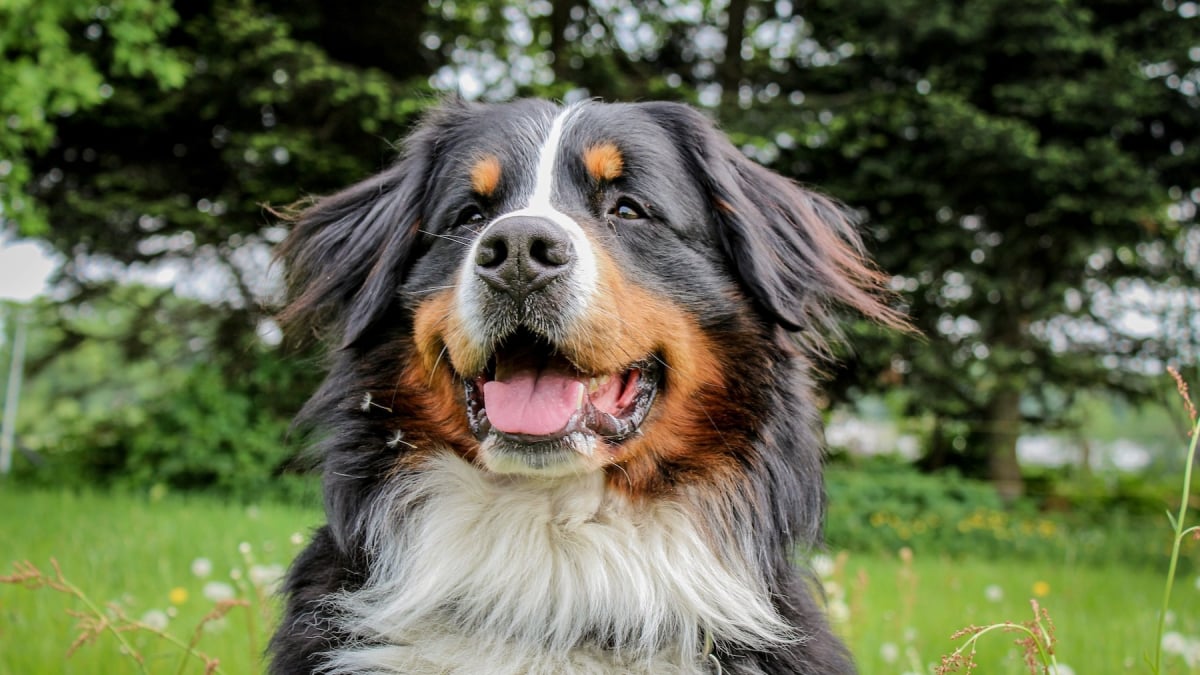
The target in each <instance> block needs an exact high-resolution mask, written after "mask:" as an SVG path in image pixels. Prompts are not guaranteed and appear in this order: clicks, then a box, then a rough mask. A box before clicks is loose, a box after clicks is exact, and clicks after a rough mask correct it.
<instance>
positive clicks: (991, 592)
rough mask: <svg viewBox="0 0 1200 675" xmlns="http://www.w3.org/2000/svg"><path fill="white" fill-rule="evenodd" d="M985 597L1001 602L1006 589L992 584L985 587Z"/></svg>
mask: <svg viewBox="0 0 1200 675" xmlns="http://www.w3.org/2000/svg"><path fill="white" fill-rule="evenodd" d="M983 597H985V598H987V599H988V602H1000V601H1001V600H1003V599H1004V589H1003V588H1000V586H999V585H997V584H991V585H990V586H988V587H987V588H985V589H983Z"/></svg>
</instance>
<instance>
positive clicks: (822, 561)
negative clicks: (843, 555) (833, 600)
mask: <svg viewBox="0 0 1200 675" xmlns="http://www.w3.org/2000/svg"><path fill="white" fill-rule="evenodd" d="M810 564H811V565H812V568H813V571H814V572H816V573H817V576H819V577H821V578H822V579H825V578H828V577H831V576H833V570H834V563H833V558H830V557H829V556H827V555H824V554H821V553H818V554H817V555H814V556H813V557H812V560H811V561H810Z"/></svg>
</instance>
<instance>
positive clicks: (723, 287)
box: [270, 100, 903, 675]
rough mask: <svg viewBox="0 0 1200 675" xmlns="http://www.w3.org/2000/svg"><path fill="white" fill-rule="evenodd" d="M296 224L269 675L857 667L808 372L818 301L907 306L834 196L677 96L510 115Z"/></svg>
mask: <svg viewBox="0 0 1200 675" xmlns="http://www.w3.org/2000/svg"><path fill="white" fill-rule="evenodd" d="M290 219H291V220H292V230H291V233H290V235H289V236H288V238H287V239H286V240H285V241H284V242H283V243H282V244H281V247H280V258H281V259H282V261H283V264H284V267H285V269H286V274H285V276H286V284H287V298H286V304H285V307H284V308H283V310H282V312H281V314H280V318H281V321H282V323H283V324H284V325H285V327H286V328H287V332H288V333H289V334H292V335H295V334H299V333H303V334H305V335H310V336H311V335H316V336H317V337H318V338H320V339H321V341H322V342H323V343H324V344H326V345H328V346H329V349H328V352H329V363H328V368H329V372H328V376H327V377H326V379H325V380H324V383H323V384H322V385H321V386H320V388H319V390H318V391H317V392H316V393H315V394H314V395H313V396H312V398H311V399H310V400H309V402H308V403H307V405H306V406H305V407H304V409H303V410H302V411H301V412H300V415H299V418H298V420H299V423H300V424H301V425H302V426H303V427H305V428H308V429H312V430H313V433H314V436H315V440H314V445H315V446H316V447H315V449H316V452H317V456H319V457H320V459H321V462H322V467H323V480H324V495H325V510H326V514H327V518H328V523H327V524H326V525H325V526H323V527H321V528H320V529H319V530H317V531H316V532H315V534H314V536H313V539H312V542H311V544H309V546H308V547H307V549H306V550H304V551H303V552H302V553H301V554H300V556H299V557H298V559H297V560H296V561H295V562H294V563H293V565H292V567H291V570H290V572H289V574H288V577H287V581H286V584H285V587H284V593H285V594H286V607H285V608H284V613H283V616H282V620H281V623H280V624H279V627H278V630H277V632H276V634H275V636H274V638H273V640H272V642H271V652H272V654H271V666H270V669H271V672H273V673H277V674H295V673H415V674H422V673H430V674H432V673H454V674H460V675H477V674H482V675H500V674H514V675H515V674H527V673H537V674H547V675H549V674H559V673H566V674H584V673H589V674H590V673H595V674H601V673H604V674H610V673H648V674H649V673H653V674H656V675H664V674H671V673H679V674H683V673H723V674H726V675H733V674H751V673H802V674H812V675H832V674H837V673H850V672H853V671H854V667H853V665H852V661H851V659H850V657H849V655H848V654H847V651H846V649H845V647H844V646H843V645H842V643H841V642H840V641H839V640H838V638H837V637H835V635H834V634H833V632H832V631H831V630H830V626H829V623H828V621H827V620H826V618H825V617H824V614H823V610H822V606H821V602H820V601H819V590H816V589H815V587H814V585H813V580H812V575H811V574H809V573H808V572H806V571H805V566H804V565H803V563H802V561H803V560H804V559H805V557H806V555H807V553H808V552H810V551H811V550H812V549H813V548H814V547H815V546H818V545H819V544H820V536H821V525H822V518H823V510H824V491H823V482H822V475H821V472H822V453H823V438H822V431H821V426H820V415H819V412H818V407H817V404H816V395H815V393H814V392H815V389H814V381H813V380H814V378H813V376H812V370H813V367H814V365H815V364H816V363H818V362H819V361H820V359H821V358H822V357H823V355H824V353H825V352H826V351H827V348H826V344H827V343H828V337H829V335H830V332H831V331H833V330H836V326H835V315H836V313H837V311H838V310H839V309H840V308H842V309H844V308H848V309H851V310H854V311H857V312H859V313H861V314H862V315H865V316H866V317H869V318H871V319H873V320H875V321H877V322H881V323H883V324H891V325H900V324H901V323H902V322H903V319H902V318H901V317H900V316H899V315H897V314H896V313H895V312H894V311H893V310H892V309H891V308H889V306H888V295H887V292H886V288H885V281H886V277H884V276H883V275H882V273H881V272H879V271H878V270H877V269H876V268H874V267H873V266H872V265H871V264H870V263H869V262H867V261H866V260H865V258H864V255H863V252H862V245H861V241H860V239H859V238H858V235H857V234H856V232H855V228H854V227H853V223H852V219H850V218H848V217H847V214H846V212H845V211H844V210H843V209H842V208H839V206H838V205H836V204H835V203H834V202H832V201H830V200H829V199H827V198H825V197H822V196H820V195H818V194H816V193H814V192H811V191H808V190H806V189H803V188H801V187H798V186H797V185H795V184H794V183H792V182H791V181H789V180H787V179H785V178H783V177H782V176H780V175H778V174H775V173H772V172H771V171H768V170H767V169H765V168H763V167H761V166H759V165H757V164H755V163H753V162H751V161H749V160H747V159H746V158H745V157H744V156H743V155H742V153H740V152H739V151H738V150H737V148H735V147H734V146H733V145H732V144H731V143H730V142H729V140H727V138H726V137H725V136H724V135H723V134H721V133H720V132H719V131H717V130H716V128H715V127H714V126H713V124H712V123H711V122H710V121H709V120H708V119H707V118H706V117H705V116H704V115H702V114H700V113H699V112H697V111H696V110H694V109H692V108H690V107H688V106H685V105H682V104H674V103H637V104H605V103H599V102H584V103H578V104H573V105H568V106H559V105H556V104H553V103H549V102H545V101H536V100H523V101H516V102H512V103H506V104H477V103H467V102H448V103H445V104H442V105H441V106H440V107H438V108H437V109H435V110H434V111H432V112H431V113H428V114H427V115H426V116H425V117H424V118H423V121H422V122H421V124H420V125H419V126H418V127H417V128H416V129H415V131H414V132H413V133H412V134H411V135H410V136H409V137H408V139H407V141H406V142H405V143H404V146H403V151H402V154H401V157H400V159H399V160H398V161H397V162H396V163H395V164H394V165H393V166H392V167H391V168H389V169H387V170H386V171H384V172H382V173H380V174H378V175H376V176H374V177H372V178H369V179H367V180H365V181H363V182H361V183H359V184H357V185H354V186H352V187H349V188H347V189H345V190H344V191H342V192H339V193H337V194H334V195H332V196H329V197H325V198H321V199H317V200H313V201H312V202H310V203H309V204H308V205H307V206H305V207H302V208H297V209H296V210H295V212H294V213H293V214H292V216H291V218H290ZM798 561H801V562H799V563H798Z"/></svg>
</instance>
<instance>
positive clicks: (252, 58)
mask: <svg viewBox="0 0 1200 675" xmlns="http://www.w3.org/2000/svg"><path fill="white" fill-rule="evenodd" d="M1198 15H1200V5H1198V4H1197V3H1196V2H1192V1H1187V2H1182V1H1177V0H1156V1H1153V2H1133V1H1126V0H1107V1H1106V0H857V1H855V2H843V1H835V0H807V1H801V0H795V1H792V0H776V1H774V2H769V1H763V0H536V1H534V2H510V1H505V0H429V1H428V2H379V1H377V0H371V1H367V0H341V1H339V2H337V3H325V2H314V1H312V0H300V1H292V0H289V1H287V2H283V1H281V0H217V1H214V2H189V1H181V2H167V1H165V0H113V1H111V2H86V1H80V0H7V1H6V2H0V295H2V297H3V298H4V299H3V300H2V301H0V320H2V323H0V375H4V376H6V377H5V379H4V380H3V381H0V384H2V385H3V387H4V389H3V392H4V399H5V404H6V405H5V410H4V412H5V416H4V419H3V423H4V433H3V435H2V437H0V441H2V443H0V472H3V473H5V474H7V475H8V476H9V477H8V480H7V481H5V482H3V483H0V485H2V486H3V487H4V489H5V490H6V491H8V490H9V489H10V488H12V490H20V491H21V492H17V493H16V494H18V495H24V497H21V502H22V503H25V502H28V501H29V499H30V498H31V497H29V495H46V494H58V493H57V492H55V491H64V490H65V491H67V492H71V491H78V490H101V491H108V490H112V491H114V492H117V493H121V494H133V495H152V496H154V498H159V497H161V496H162V495H164V494H175V493H183V494H192V493H206V494H216V495H219V496H220V497H222V498H223V499H224V498H233V501H234V502H235V503H237V502H257V501H260V500H270V501H282V502H286V503H296V502H298V503H300V504H303V505H304V506H305V507H306V508H310V507H312V506H313V505H315V504H316V503H317V502H316V500H315V497H314V495H315V494H316V492H315V488H314V482H313V478H312V477H311V476H310V475H308V474H307V473H306V472H305V471H304V463H303V462H298V461H296V456H297V453H298V452H299V449H300V448H299V447H298V443H297V442H296V441H295V440H294V439H291V438H289V437H288V434H287V430H288V424H289V420H290V418H291V417H292V415H293V414H294V413H295V412H296V411H297V409H298V408H299V406H300V405H301V404H302V402H303V401H304V399H305V396H306V393H307V392H309V391H311V389H312V388H313V387H314V386H315V384H316V382H317V381H318V379H319V377H320V362H319V360H318V359H317V358H316V356H315V355H313V354H305V353H298V352H297V351H296V350H295V349H292V348H289V346H288V344H286V341H285V340H283V339H282V336H281V335H280V332H279V330H278V327H277V326H276V325H275V323H274V322H273V321H272V318H271V316H272V302H273V300H274V299H275V298H276V296H277V294H278V290H279V289H278V279H279V275H280V270H279V269H278V267H277V266H273V265H272V261H271V248H272V245H273V244H275V243H277V242H278V241H280V239H281V238H282V237H283V236H284V234H285V230H284V229H283V228H282V227H281V226H280V224H279V223H278V222H277V221H276V219H275V218H273V217H272V215H271V214H270V212H269V210H268V208H267V206H268V205H272V206H276V207H280V206H286V205H287V204H289V203H292V202H294V201H295V200H298V199H301V198H304V197H307V196H311V195H321V194H326V193H329V192H332V191H334V190H336V189H338V188H339V187H341V186H345V185H348V184H350V183H352V182H354V181H357V180H359V179H362V178H364V177H366V176H368V175H370V174H371V173H373V172H376V171H378V170H380V169H381V168H383V167H385V166H387V165H388V164H389V163H390V162H391V161H392V159H393V158H394V157H395V155H396V153H397V150H398V147H397V142H398V141H399V139H401V138H403V136H404V135H405V133H406V130H408V129H410V128H411V127H412V125H413V124H414V123H415V121H416V120H417V119H418V117H419V115H420V113H421V111H422V110H424V109H426V108H428V107H429V106H431V105H433V104H435V103H436V102H437V101H438V100H439V99H440V98H442V97H444V96H446V95H458V96H462V97H465V98H468V99H479V100H493V99H508V98H511V97H515V96H540V97H549V98H553V99H558V100H564V101H575V100H579V99H583V98H587V97H599V98H602V99H606V100H647V99H670V100H678V101H685V102H688V103H691V104H694V105H696V106H698V107H699V108H701V109H702V110H704V111H705V112H706V113H707V114H709V115H711V116H712V117H713V118H714V119H715V120H717V121H718V122H719V124H720V125H721V126H722V128H723V129H724V130H725V131H726V132H727V133H728V134H729V135H730V136H731V137H732V138H733V140H734V142H735V143H736V145H738V146H739V147H740V148H741V149H742V151H743V152H744V153H745V154H746V155H748V156H749V157H751V158H753V159H755V160H756V161H758V162H761V163H763V164H765V165H767V166H769V167H771V168H772V169H774V170H776V171H778V172H780V173H783V174H785V175H787V176H790V177H792V178H794V179H796V180H797V181H800V182H802V183H805V184H807V185H812V186H816V187H817V188H819V189H820V190H823V191H825V192H827V193H828V194H830V195H832V196H834V197H835V198H837V199H839V200H841V201H843V202H845V203H846V204H848V205H849V206H850V207H852V208H853V209H855V210H856V211H857V212H858V213H859V214H860V216H861V219H862V223H863V229H864V233H865V235H866V238H867V240H868V245H869V248H870V250H871V253H872V255H873V256H874V257H875V259H876V260H878V261H879V263H880V265H881V266H882V267H883V268H884V269H886V270H887V271H888V272H889V273H890V274H891V275H892V276H891V286H892V288H893V289H894V290H895V291H896V292H897V294H898V297H899V302H900V303H901V304H902V305H903V307H904V309H905V310H906V311H907V312H908V313H909V314H910V315H911V317H912V319H913V322H914V323H915V324H916V326H917V327H918V328H919V329H920V331H921V333H922V336H921V337H913V336H909V335H897V334H892V333H885V332H882V331H879V330H876V329H874V328H873V327H871V326H869V325H866V324H864V323H863V322H861V321H857V320H856V319H855V318H854V317H852V316H851V317H847V321H848V328H847V340H846V344H845V346H844V347H842V348H841V350H840V353H839V357H840V361H839V362H838V364H837V365H836V366H835V367H830V368H829V373H828V374H829V386H828V389H827V391H828V398H827V400H824V401H822V405H823V406H824V409H825V414H826V416H827V420H828V421H829V423H830V426H829V431H828V438H829V441H830V445H831V450H832V457H831V469H830V473H829V490H830V493H831V507H830V508H831V511H830V514H829V532H828V538H829V542H830V546H831V548H832V549H834V550H842V549H845V550H853V551H856V552H868V553H870V552H883V553H885V554H887V555H891V554H892V552H895V551H896V550H905V549H908V550H909V551H910V553H911V551H912V550H916V551H917V552H918V554H924V553H925V552H931V553H932V554H934V555H939V556H940V555H958V554H963V555H972V554H979V555H982V556H984V557H991V558H994V557H997V556H1009V557H1013V558H1025V559H1030V560H1048V561H1057V562H1060V563H1061V562H1063V561H1067V562H1070V563H1078V562H1081V561H1082V562H1088V561H1091V562H1093V563H1099V564H1110V563H1114V562H1120V563H1128V564H1131V565H1141V564H1150V565H1157V564H1159V563H1161V561H1162V560H1163V555H1164V545H1163V542H1164V541H1168V539H1167V538H1164V537H1163V536H1162V535H1163V533H1164V532H1165V531H1166V526H1165V524H1164V523H1163V522H1162V521H1163V519H1162V512H1163V509H1164V508H1167V507H1169V508H1173V509H1174V508H1177V507H1178V506H1179V504H1180V496H1179V495H1180V491H1179V483H1180V478H1181V473H1182V467H1183V466H1184V462H1185V459H1186V451H1185V448H1186V443H1187V436H1186V431H1187V428H1188V426H1189V424H1188V415H1187V413H1186V411H1185V409H1184V407H1183V405H1182V404H1181V399H1180V397H1179V396H1178V395H1177V393H1176V385H1175V382H1174V381H1172V379H1171V378H1170V377H1168V375H1167V374H1166V372H1165V370H1166V368H1167V367H1168V366H1174V367H1176V368H1178V369H1179V370H1180V371H1182V373H1183V375H1184V377H1185V379H1186V380H1188V381H1190V382H1191V383H1192V384H1193V386H1200V371H1198V370H1197V364H1198V363H1200V223H1198V222H1197V204H1198V203H1200V18H1198ZM1194 494H1195V492H1194V491H1193V495H1194ZM55 499H57V498H55ZM1193 500H1194V501H1196V498H1195V497H1193ZM51 503H54V502H53V500H51ZM1195 505H1197V506H1200V501H1198V503H1196V504H1195ZM16 508H23V507H21V506H17V505H16V502H14V503H13V504H12V505H11V508H10V507H6V508H5V511H6V512H12V511H13V509H16ZM76 508H78V504H77V505H76ZM83 510H84V511H86V510H87V507H84V508H83ZM296 536H298V535H296ZM1188 546H1190V547H1191V549H1190V550H1194V549H1195V544H1189V545H1188ZM1185 550H1188V549H1185ZM901 560H903V558H901ZM285 562H286V561H285ZM893 562H895V559H893ZM1020 583H1021V584H1024V581H1022V582H1020ZM1099 583H1100V585H1101V587H1112V586H1113V585H1114V583H1115V584H1119V583H1120V582H1113V581H1112V580H1111V579H1106V580H1103V581H1101V582H1099ZM1196 585H1197V590H1198V591H1200V579H1198V580H1197V584H1196ZM989 597H990V596H989ZM909 607H910V609H911V604H910V605H909ZM1099 613H1100V614H1104V613H1105V612H1104V610H1101V611H1100V612H1099ZM1112 613H1117V614H1119V613H1120V611H1116V612H1112ZM1093 614H1096V613H1095V612H1093ZM959 616H960V617H961V616H970V613H969V612H962V613H961V614H960V615H959ZM1193 624H1194V622H1193ZM1193 627H1195V626H1194V625H1193ZM1198 630H1200V629H1198ZM1189 639H1191V638H1189ZM1193 647H1194V649H1193V651H1194V652H1195V654H1194V657H1195V661H1196V663H1200V639H1196V640H1195V645H1194V646H1193ZM1114 658H1115V657H1114ZM14 672H16V671H14ZM868 672H869V670H868ZM1091 672H1101V671H1100V670H1094V671H1091Z"/></svg>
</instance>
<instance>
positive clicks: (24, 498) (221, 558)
mask: <svg viewBox="0 0 1200 675" xmlns="http://www.w3.org/2000/svg"><path fill="white" fill-rule="evenodd" d="M0 513H3V514H4V516H3V523H2V524H0V565H3V567H4V568H6V569H4V570H3V572H0V573H2V574H8V573H9V572H10V571H11V569H9V568H10V567H11V565H10V562H11V561H14V560H29V561H31V562H33V563H34V564H35V565H38V566H39V567H41V568H42V569H43V570H46V571H49V570H50V564H49V561H50V559H51V558H52V557H53V558H56V559H57V560H58V561H59V563H60V564H61V566H62V569H63V572H64V574H65V575H66V576H67V578H68V579H70V580H71V581H72V582H73V583H74V584H75V585H76V586H79V587H81V588H82V589H83V590H84V591H85V592H86V593H87V594H88V595H89V596H91V598H92V599H93V600H94V601H96V602H97V603H99V604H107V603H109V602H113V601H115V602H118V603H120V605H121V606H122V607H123V608H124V609H125V611H126V612H127V613H128V615H129V616H130V617H131V618H134V619H138V618H140V617H142V616H143V615H144V614H145V613H146V612H147V611H150V610H154V609H157V610H161V611H166V610H167V609H168V608H170V607H175V611H177V612H178V615H177V616H176V617H175V618H173V619H172V620H171V622H170V625H169V627H168V631H169V632H171V633H174V634H175V635H177V636H179V637H180V638H182V639H183V640H185V641H187V640H189V639H190V638H191V635H192V631H193V629H194V627H195V626H196V625H197V623H198V622H199V620H200V618H201V617H202V616H203V615H204V614H206V613H207V612H208V611H209V610H211V609H212V607H213V603H212V602H210V601H208V600H207V599H205V597H204V596H203V593H202V591H203V586H204V584H205V582H206V581H214V580H217V581H223V582H226V583H230V584H231V585H233V580H232V579H231V578H230V573H231V571H233V570H234V569H237V570H239V572H240V574H241V576H242V578H243V580H244V579H246V575H247V573H248V566H247V560H246V559H245V556H244V555H243V554H242V553H241V552H240V551H239V545H241V544H242V543H248V544H250V556H251V557H252V558H253V559H254V562H255V563H257V564H270V563H279V564H283V565H286V564H287V563H288V562H290V560H291V559H292V557H293V556H295V554H296V553H297V552H298V551H299V549H300V546H299V545H297V544H295V543H293V542H292V537H293V535H295V534H296V533H299V534H300V535H301V536H302V537H304V538H307V535H308V533H309V532H310V531H311V530H312V528H313V527H314V526H315V525H316V524H318V523H319V521H320V519H321V514H320V512H319V511H317V510H316V509H309V510H301V509H296V508H288V507H282V506H274V505H268V504H264V505H261V506H251V507H247V506H245V505H227V504H222V503H220V502H218V501H215V500H212V499H205V498H178V497H167V498H164V499H160V500H152V499H150V498H138V497H132V496H123V495H97V494H74V493H69V492H46V491H38V492H28V491H24V490H14V489H13V488H12V486H11V485H6V486H3V488H0ZM197 558H207V559H208V560H210V561H211V563H212V573H211V576H210V577H209V578H208V579H200V578H198V577H196V576H195V575H193V574H192V571H191V566H192V561H194V560H195V559H197ZM177 588H182V589H184V590H185V591H186V592H187V599H186V600H185V601H184V602H182V603H180V604H178V605H172V603H171V600H170V596H171V591H172V589H177ZM177 599H178V598H177ZM67 609H76V610H78V609H82V605H81V604H80V603H78V602H76V601H74V600H73V599H72V598H69V597H68V596H66V595H63V594H60V593H56V592H54V591H51V590H49V589H45V588H43V589H39V590H36V591H34V590H28V589H25V588H20V587H15V586H10V585H0V673H13V674H17V673H21V674H29V675H32V674H35V673H88V674H92V673H112V674H118V673H136V672H138V669H137V667H136V666H135V665H134V664H133V662H132V661H131V660H130V659H128V658H127V657H124V656H122V655H121V654H120V653H119V652H118V645H117V642H116V640H115V639H114V638H113V637H112V636H111V635H103V636H101V637H100V638H99V639H98V640H97V641H96V643H95V644H91V645H86V646H84V647H82V648H81V649H79V650H78V651H77V652H76V653H75V654H74V655H72V656H71V657H70V658H69V659H66V658H65V654H66V651H67V648H68V647H69V646H70V645H71V643H72V641H73V640H74V639H75V636H76V634H77V631H76V630H75V620H74V619H73V618H72V617H70V616H68V615H67V614H66V613H65V610H67ZM251 617H252V614H251V613H250V612H247V611H245V610H241V609H239V610H235V611H234V612H232V613H231V614H230V615H229V616H228V617H227V619H226V621H225V622H224V623H219V624H217V626H215V628H216V629H217V630H209V631H206V632H205V634H204V635H203V637H202V638H201V640H200V643H199V645H198V649H200V650H201V651H204V652H206V653H209V654H211V655H214V656H217V657H219V658H220V659H221V668H222V670H223V671H224V672H226V673H235V674H236V673H254V672H259V671H261V670H262V667H261V661H260V654H261V651H262V649H263V647H264V645H265V640H266V636H267V635H268V634H269V630H268V627H266V626H263V625H262V623H263V622H262V621H261V620H255V621H254V622H253V624H252V622H251V621H250V619H251ZM130 640H131V641H132V642H134V647H135V648H136V649H138V650H139V651H142V652H144V654H145V655H146V657H147V660H148V663H149V664H150V667H149V670H150V672H152V673H160V672H162V673H175V672H176V670H177V667H178V663H179V656H180V651H179V650H178V649H176V648H173V647H170V646H167V645H165V644H164V643H163V642H162V641H161V640H159V639H158V638H157V637H155V636H152V635H149V634H134V635H131V636H130ZM186 672H189V673H200V672H203V667H202V666H201V665H200V662H199V661H194V662H193V663H192V664H191V665H190V666H189V668H188V670H187V671H186Z"/></svg>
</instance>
